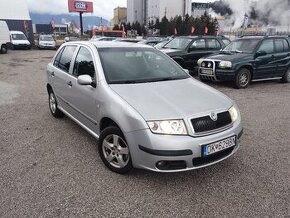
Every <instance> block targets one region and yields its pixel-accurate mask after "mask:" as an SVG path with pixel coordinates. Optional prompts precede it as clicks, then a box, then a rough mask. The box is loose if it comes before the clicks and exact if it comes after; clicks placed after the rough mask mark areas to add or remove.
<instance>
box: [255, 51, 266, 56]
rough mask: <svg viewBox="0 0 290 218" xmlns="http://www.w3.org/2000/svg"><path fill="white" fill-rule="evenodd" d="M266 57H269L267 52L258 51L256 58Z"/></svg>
mask: <svg viewBox="0 0 290 218" xmlns="http://www.w3.org/2000/svg"><path fill="white" fill-rule="evenodd" d="M265 55H267V52H265V51H262V50H261V51H257V53H256V57H261V56H265Z"/></svg>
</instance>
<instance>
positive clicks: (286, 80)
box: [281, 67, 290, 83]
mask: <svg viewBox="0 0 290 218" xmlns="http://www.w3.org/2000/svg"><path fill="white" fill-rule="evenodd" d="M281 82H283V83H290V67H289V68H288V70H287V72H286V73H285V74H284V75H283V77H282V79H281Z"/></svg>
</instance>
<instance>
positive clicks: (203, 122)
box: [191, 111, 232, 133]
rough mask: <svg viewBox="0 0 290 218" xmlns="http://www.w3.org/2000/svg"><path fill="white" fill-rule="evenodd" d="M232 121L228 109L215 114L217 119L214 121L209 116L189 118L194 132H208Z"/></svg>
mask: <svg viewBox="0 0 290 218" xmlns="http://www.w3.org/2000/svg"><path fill="white" fill-rule="evenodd" d="M231 123H232V119H231V115H230V113H229V112H228V111H226V112H222V113H219V114H217V120H216V121H214V120H212V119H211V117H210V116H205V117H199V118H195V119H192V120H191V124H192V127H193V129H194V132H195V133H202V132H209V131H213V130H216V129H220V128H223V127H225V126H227V125H229V124H231Z"/></svg>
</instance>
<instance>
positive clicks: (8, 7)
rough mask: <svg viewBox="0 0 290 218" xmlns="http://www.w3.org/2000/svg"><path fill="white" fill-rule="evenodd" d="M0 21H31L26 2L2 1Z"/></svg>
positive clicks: (16, 0)
mask: <svg viewBox="0 0 290 218" xmlns="http://www.w3.org/2000/svg"><path fill="white" fill-rule="evenodd" d="M0 19H3V20H31V18H30V15H29V10H28V6H27V3H26V1H24V0H9V1H2V2H1V6H0Z"/></svg>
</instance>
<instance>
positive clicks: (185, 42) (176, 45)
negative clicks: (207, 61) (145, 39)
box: [160, 36, 230, 72]
mask: <svg viewBox="0 0 290 218" xmlns="http://www.w3.org/2000/svg"><path fill="white" fill-rule="evenodd" d="M229 43H230V40H229V39H227V38H225V37H222V36H220V37H218V36H182V37H176V38H174V39H172V40H171V41H170V42H168V43H167V44H166V45H165V46H163V47H162V48H161V49H160V50H161V51H162V52H164V53H166V54H167V55H169V56H170V57H171V58H173V59H174V60H175V61H176V62H177V63H178V64H179V65H180V66H181V67H183V68H185V69H188V70H190V71H192V72H196V70H197V61H198V60H199V59H200V58H202V57H204V56H207V55H210V54H213V53H217V52H219V51H220V50H221V49H222V48H224V47H225V46H226V45H228V44H229Z"/></svg>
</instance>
